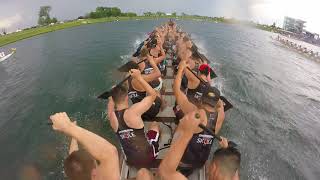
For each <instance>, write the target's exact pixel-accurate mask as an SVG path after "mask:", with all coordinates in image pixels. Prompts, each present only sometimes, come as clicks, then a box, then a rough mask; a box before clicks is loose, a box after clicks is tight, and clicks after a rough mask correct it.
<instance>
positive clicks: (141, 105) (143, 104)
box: [127, 69, 157, 116]
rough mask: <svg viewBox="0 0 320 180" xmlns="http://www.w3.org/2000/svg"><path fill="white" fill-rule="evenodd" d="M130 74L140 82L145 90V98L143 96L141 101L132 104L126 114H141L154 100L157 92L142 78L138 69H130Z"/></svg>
mask: <svg viewBox="0 0 320 180" xmlns="http://www.w3.org/2000/svg"><path fill="white" fill-rule="evenodd" d="M130 75H131V76H132V77H133V78H134V79H136V80H137V81H138V82H139V83H140V85H141V87H142V88H143V89H144V90H146V92H147V96H146V97H145V98H143V100H142V101H140V102H138V103H135V104H133V105H132V106H131V107H130V108H129V109H128V110H127V114H131V113H132V114H135V115H142V114H143V113H145V112H146V111H147V110H148V109H149V108H150V107H151V106H152V103H153V102H154V100H155V99H156V97H157V92H156V91H155V90H154V89H153V88H152V87H151V86H150V85H149V84H148V83H147V82H146V81H145V80H144V79H143V78H142V76H141V73H140V71H139V70H137V69H131V70H130ZM129 116H130V115H129Z"/></svg>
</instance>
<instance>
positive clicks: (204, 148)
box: [181, 112, 218, 169]
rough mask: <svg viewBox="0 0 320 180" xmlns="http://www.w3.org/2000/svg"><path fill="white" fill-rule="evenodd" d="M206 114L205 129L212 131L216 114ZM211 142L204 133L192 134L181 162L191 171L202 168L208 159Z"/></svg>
mask: <svg viewBox="0 0 320 180" xmlns="http://www.w3.org/2000/svg"><path fill="white" fill-rule="evenodd" d="M206 114H207V118H208V123H207V128H210V129H212V127H215V124H216V121H217V117H218V113H217V112H206ZM213 140H214V137H213V136H212V135H210V134H209V133H207V132H205V131H202V132H200V133H197V134H193V136H192V138H191V140H190V141H189V144H188V146H187V149H186V151H185V152H184V154H183V156H182V159H181V162H182V163H183V164H184V165H186V166H187V167H191V168H193V169H195V168H200V167H202V166H203V165H204V164H205V162H206V161H207V160H208V158H209V155H210V151H211V147H212V143H213Z"/></svg>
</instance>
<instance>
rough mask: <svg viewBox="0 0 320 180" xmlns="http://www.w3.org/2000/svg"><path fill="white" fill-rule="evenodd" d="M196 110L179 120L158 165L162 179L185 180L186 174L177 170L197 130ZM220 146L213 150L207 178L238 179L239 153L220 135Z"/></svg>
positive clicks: (198, 120)
mask: <svg viewBox="0 0 320 180" xmlns="http://www.w3.org/2000/svg"><path fill="white" fill-rule="evenodd" d="M196 113H199V112H197V111H194V112H190V113H188V114H186V116H185V117H184V118H183V119H182V120H181V122H180V124H179V126H178V128H177V130H176V132H175V135H174V138H173V142H172V143H171V146H170V149H169V151H168V152H167V154H166V156H165V157H164V159H163V160H162V161H161V164H160V166H159V174H160V176H161V179H163V180H172V179H174V180H186V179H187V178H186V176H185V175H183V174H181V172H179V171H177V169H179V167H178V166H179V164H180V161H183V158H184V156H185V154H186V152H188V147H189V146H190V143H192V141H193V138H194V134H196V133H197V132H199V124H200V123H203V122H202V121H201V120H200V119H197V118H195V114H196ZM221 139H222V140H221V141H220V142H219V144H220V148H219V149H218V150H216V151H215V152H214V155H213V159H212V160H211V162H210V165H209V168H208V175H209V180H239V171H240V161H241V154H240V152H239V151H238V150H237V149H236V148H234V147H228V141H227V139H226V138H223V137H221Z"/></svg>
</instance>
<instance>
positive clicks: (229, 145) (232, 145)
mask: <svg viewBox="0 0 320 180" xmlns="http://www.w3.org/2000/svg"><path fill="white" fill-rule="evenodd" d="M237 146H238V145H237V144H236V143H235V142H233V141H228V147H232V148H235V147H237Z"/></svg>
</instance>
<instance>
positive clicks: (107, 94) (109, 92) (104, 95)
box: [97, 75, 131, 99]
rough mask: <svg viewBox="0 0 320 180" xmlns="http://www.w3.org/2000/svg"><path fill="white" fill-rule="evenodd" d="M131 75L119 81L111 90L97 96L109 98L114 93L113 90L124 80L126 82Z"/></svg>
mask: <svg viewBox="0 0 320 180" xmlns="http://www.w3.org/2000/svg"><path fill="white" fill-rule="evenodd" d="M130 77H131V75H129V76H127V77H126V78H124V79H123V80H122V81H121V82H119V83H118V84H117V85H115V86H114V87H113V88H111V89H110V90H109V91H106V92H104V93H102V94H100V95H99V96H98V97H97V98H98V99H108V98H109V97H110V96H111V95H112V90H113V89H114V88H116V87H118V86H120V85H121V84H123V83H124V82H126V81H127V80H128V79H129V78H130Z"/></svg>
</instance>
